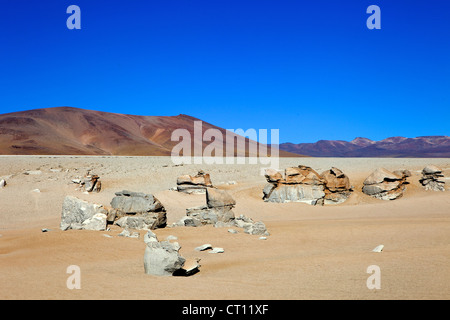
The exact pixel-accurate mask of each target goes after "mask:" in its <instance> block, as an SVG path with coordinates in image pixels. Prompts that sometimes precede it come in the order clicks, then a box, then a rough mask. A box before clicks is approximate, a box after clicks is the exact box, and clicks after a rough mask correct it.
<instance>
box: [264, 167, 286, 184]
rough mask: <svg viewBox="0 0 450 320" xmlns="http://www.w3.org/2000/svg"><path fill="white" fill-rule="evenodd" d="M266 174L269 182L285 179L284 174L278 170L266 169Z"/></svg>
mask: <svg viewBox="0 0 450 320" xmlns="http://www.w3.org/2000/svg"><path fill="white" fill-rule="evenodd" d="M264 176H265V177H266V179H267V181H268V182H278V181H281V180H283V176H282V175H281V173H279V172H278V171H277V170H274V169H271V168H268V169H266V170H265V173H264Z"/></svg>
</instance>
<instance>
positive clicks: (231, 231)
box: [228, 229, 239, 234]
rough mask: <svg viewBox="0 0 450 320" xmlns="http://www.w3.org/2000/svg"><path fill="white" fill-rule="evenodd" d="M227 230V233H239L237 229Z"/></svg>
mask: <svg viewBox="0 0 450 320" xmlns="http://www.w3.org/2000/svg"><path fill="white" fill-rule="evenodd" d="M228 232H229V233H234V234H236V233H239V232H238V231H237V230H234V229H228Z"/></svg>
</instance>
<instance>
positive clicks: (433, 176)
mask: <svg viewBox="0 0 450 320" xmlns="http://www.w3.org/2000/svg"><path fill="white" fill-rule="evenodd" d="M442 177H444V175H443V174H442V169H440V168H438V167H436V166H435V165H428V166H426V167H425V168H423V170H422V177H421V179H420V180H419V182H420V183H421V184H422V186H423V187H424V188H425V190H432V191H445V181H442V180H440V178H442Z"/></svg>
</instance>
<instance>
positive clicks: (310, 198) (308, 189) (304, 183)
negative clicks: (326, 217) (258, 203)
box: [263, 165, 325, 205]
mask: <svg viewBox="0 0 450 320" xmlns="http://www.w3.org/2000/svg"><path fill="white" fill-rule="evenodd" d="M265 176H266V179H267V182H268V183H269V184H267V185H266V186H265V187H264V189H263V200H264V201H266V202H305V203H308V204H311V205H317V204H319V205H323V198H324V197H325V192H324V189H325V180H324V179H323V178H322V177H321V176H320V175H319V174H318V173H317V172H315V171H314V170H313V169H311V168H310V167H307V166H302V165H300V166H298V167H291V168H287V169H286V170H285V178H284V179H283V177H282V176H281V174H280V173H279V172H274V170H273V169H266V171H265ZM280 177H281V178H280Z"/></svg>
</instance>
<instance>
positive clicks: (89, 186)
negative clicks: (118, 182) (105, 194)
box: [72, 171, 102, 192]
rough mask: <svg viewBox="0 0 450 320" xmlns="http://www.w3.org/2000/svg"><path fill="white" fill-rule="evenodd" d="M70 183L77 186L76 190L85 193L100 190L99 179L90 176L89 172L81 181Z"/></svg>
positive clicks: (95, 176) (96, 176)
mask: <svg viewBox="0 0 450 320" xmlns="http://www.w3.org/2000/svg"><path fill="white" fill-rule="evenodd" d="M72 183H76V184H78V189H79V190H84V191H85V192H100V191H101V190H102V182H101V181H100V177H99V176H98V175H96V174H91V173H90V172H89V171H88V172H87V174H86V175H85V176H84V178H83V179H73V180H72Z"/></svg>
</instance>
